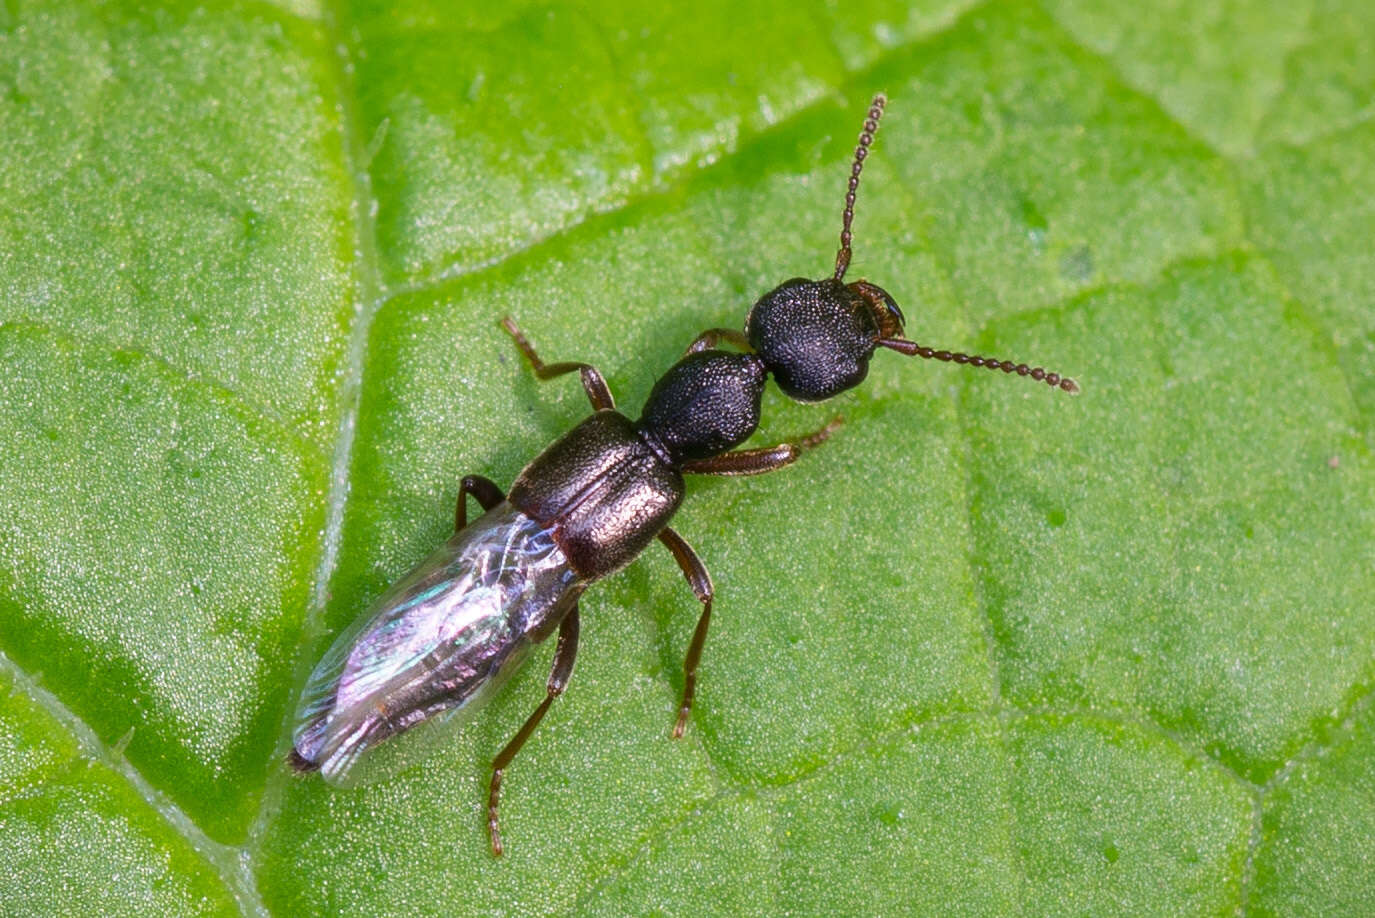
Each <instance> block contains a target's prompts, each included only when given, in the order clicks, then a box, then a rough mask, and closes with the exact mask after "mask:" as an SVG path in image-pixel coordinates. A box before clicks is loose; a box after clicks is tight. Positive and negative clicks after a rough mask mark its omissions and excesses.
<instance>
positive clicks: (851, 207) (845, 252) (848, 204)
mask: <svg viewBox="0 0 1375 918" xmlns="http://www.w3.org/2000/svg"><path fill="white" fill-rule="evenodd" d="M887 104H888V97H887V96H885V95H884V94H883V93H879V94H878V95H876V96H874V101H872V102H870V103H869V112H868V115H867V116H866V117H865V119H864V130H863V131H861V132H860V135H859V146H857V147H855V161H854V163H853V164H852V165H851V166H850V187H849V190H848V191H846V192H845V217H844V220H843V223H842V225H841V228H840V251H839V252H836V280H840V279H842V278H843V277H845V269H846V268H848V267H850V255H851V252H850V240H851V238H852V237H851V235H850V224H851V223H853V222H854V219H855V192H856V191H858V190H859V173H860V170H862V169H863V168H864V160H865V158H866V157H867V156H868V155H869V147H870V145H871V144H873V142H874V135H875V134H877V133H878V120H879V119H880V118H882V117H883V107H884V106H885V105H887Z"/></svg>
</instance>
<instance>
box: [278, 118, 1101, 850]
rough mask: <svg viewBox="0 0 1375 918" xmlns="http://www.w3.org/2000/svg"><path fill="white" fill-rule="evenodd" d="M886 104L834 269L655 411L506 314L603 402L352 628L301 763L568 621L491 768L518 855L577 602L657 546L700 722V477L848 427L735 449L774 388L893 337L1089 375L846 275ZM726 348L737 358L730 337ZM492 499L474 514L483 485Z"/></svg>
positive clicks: (330, 762) (487, 672)
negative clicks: (913, 336) (631, 404)
mask: <svg viewBox="0 0 1375 918" xmlns="http://www.w3.org/2000/svg"><path fill="white" fill-rule="evenodd" d="M886 102H887V99H886V98H885V97H884V96H883V95H881V94H880V95H877V96H875V97H874V100H873V102H872V103H871V104H870V107H869V110H868V112H867V113H866V118H865V121H864V129H863V131H862V132H861V133H860V135H859V145H858V146H857V147H856V148H855V154H854V159H853V161H852V163H851V167H850V177H849V186H848V189H847V191H846V194H845V210H844V213H843V216H842V222H841V233H840V249H839V251H838V252H837V254H836V263H835V272H834V274H833V275H832V276H831V277H828V278H824V279H822V280H815V281H813V280H806V279H804V278H793V279H792V280H789V281H786V282H784V283H783V284H781V285H779V286H778V287H777V288H775V289H774V290H772V291H770V292H769V293H766V294H764V296H763V297H761V298H760V299H759V301H758V302H757V303H755V304H754V306H753V308H751V310H750V312H749V315H748V316H747V317H746V319H745V330H744V332H743V333H741V332H738V331H733V330H730V329H722V328H713V329H709V330H707V331H705V332H703V333H702V334H701V335H699V336H698V337H697V338H696V339H695V340H694V341H693V342H692V344H690V345H689V346H688V348H687V352H686V353H685V354H684V355H683V357H682V359H680V360H679V361H678V362H677V363H675V364H674V365H673V366H672V367H670V368H669V370H668V372H667V373H666V374H664V376H663V377H661V378H660V379H659V381H658V382H657V383H656V384H655V385H654V388H653V390H652V391H651V392H650V394H649V399H648V401H647V402H646V404H645V408H644V411H643V413H642V414H641V415H640V418H639V420H637V421H632V420H631V419H630V418H629V417H628V416H626V415H624V414H621V413H620V412H618V411H617V410H616V403H615V401H614V399H613V398H612V396H611V390H610V389H609V388H608V387H607V384H606V380H605V379H603V378H602V375H601V374H600V373H599V372H597V370H596V368H594V367H593V366H591V365H590V364H586V363H575V362H568V363H553V364H546V363H544V362H543V361H542V360H540V358H539V356H538V355H537V354H536V353H535V349H534V347H533V346H532V345H531V344H530V342H529V341H528V340H527V339H526V338H525V336H524V335H523V334H522V333H521V332H520V330H519V329H518V328H517V327H516V325H515V323H513V322H512V321H511V320H510V319H509V318H507V319H503V320H502V325H503V327H504V328H505V329H506V331H507V332H508V333H510V335H511V337H512V338H513V339H514V340H515V343H516V346H517V347H518V348H519V349H520V351H521V353H523V354H524V355H525V358H526V359H527V360H528V361H529V363H530V366H531V367H532V368H533V370H534V372H535V375H536V376H537V377H539V378H540V379H551V378H554V377H556V376H561V375H563V374H565V373H572V372H577V373H578V374H579V375H580V376H581V378H582V386H583V390H584V391H585V392H586V393H587V397H588V400H589V401H591V403H592V407H593V409H594V412H593V414H592V416H591V417H589V418H587V419H586V420H584V421H583V422H582V423H580V424H578V425H577V426H576V427H574V428H573V429H572V430H570V431H569V432H568V433H567V434H565V435H564V436H563V437H561V438H559V439H558V440H556V441H555V442H554V444H553V445H552V446H550V447H549V448H548V449H546V450H545V451H544V452H542V453H541V454H540V455H539V456H537V457H536V458H535V460H534V461H533V462H531V463H530V464H529V465H527V466H526V467H525V469H524V470H523V471H522V472H521V473H520V475H518V476H517V477H516V480H515V483H514V484H512V486H511V490H510V491H509V493H506V494H502V492H501V489H500V488H498V487H497V485H496V484H494V483H493V482H491V481H489V480H488V479H486V478H483V477H481V476H476V475H472V476H469V477H467V478H464V479H463V481H462V483H461V485H460V487H459V493H458V505H457V507H456V509H455V512H454V530H455V531H454V535H453V536H452V537H451V538H450V539H449V540H448V541H447V542H445V543H444V544H443V545H442V546H440V547H439V548H438V549H437V550H436V551H435V552H434V553H433V554H431V555H430V556H429V557H428V558H426V559H425V560H424V561H422V562H421V563H420V565H419V566H418V567H416V568H415V570H413V571H412V572H411V573H410V574H408V575H407V576H406V577H404V578H403V579H402V580H401V581H400V582H398V583H397V584H396V585H395V586H393V587H392V588H391V589H389V590H388V591H387V592H386V593H384V594H383V595H382V596H381V597H380V598H379V599H378V600H377V601H376V603H374V604H373V606H372V607H371V608H370V609H369V610H368V611H367V612H366V613H364V614H363V615H362V616H361V617H360V618H359V619H358V621H357V622H355V624H354V625H353V627H352V628H350V629H349V630H347V631H345V632H344V633H343V634H342V635H340V636H339V638H338V639H336V640H335V642H334V644H333V646H332V647H331V648H330V650H329V651H328V652H327V653H326V654H325V656H324V657H323V658H322V659H321V661H320V663H319V664H318V665H317V666H316V667H315V671H314V672H313V673H312V674H311V677H310V681H309V683H308V684H307V686H306V689H305V692H304V694H303V697H302V700H301V706H300V711H299V717H298V723H297V727H296V729H295V732H294V734H293V738H292V749H291V751H290V753H289V754H288V756H287V759H288V762H289V763H290V765H291V766H292V767H293V768H295V769H296V770H297V771H301V772H309V771H320V772H322V773H323V774H324V776H325V777H326V778H327V779H330V780H334V781H337V780H340V779H342V778H343V777H344V776H345V775H346V774H347V773H348V772H349V770H350V769H352V768H353V766H354V765H355V764H356V763H357V761H358V760H359V758H360V757H361V756H362V755H364V754H365V753H367V752H368V751H369V750H370V749H372V748H374V747H375V746H376V745H377V744H378V743H381V742H382V741H383V740H385V739H387V738H388V737H391V736H394V735H396V734H398V733H401V732H403V731H406V730H409V729H410V728H411V727H413V726H416V725H417V724H419V723H422V722H423V721H426V720H429V719H431V718H434V717H437V716H438V715H441V714H445V713H452V712H455V711H457V710H459V709H466V710H472V709H473V708H475V707H476V704H475V703H476V702H477V701H478V700H479V699H481V698H483V697H485V696H486V695H489V694H490V693H491V691H492V690H493V688H494V687H495V686H496V685H497V684H498V682H499V681H500V678H501V677H503V676H505V675H507V674H509V673H510V672H511V671H512V670H513V669H515V668H516V666H517V664H518V663H519V662H520V660H521V659H522V657H523V656H524V653H525V652H526V651H527V650H529V648H530V647H531V646H533V645H535V644H538V643H540V642H541V641H543V640H544V639H545V638H547V637H549V636H550V635H551V634H553V633H554V631H556V630H557V631H558V635H559V637H558V643H557V646H556V649H555V651H554V663H553V668H552V671H551V672H550V674H549V681H548V684H547V688H546V692H545V698H544V700H543V701H542V702H541V703H540V705H539V706H538V707H537V708H536V709H535V711H534V713H532V714H531V715H530V716H529V718H527V719H526V721H525V723H524V724H523V725H522V726H521V728H520V729H519V730H518V731H517V732H516V735H515V736H514V737H512V738H511V740H510V741H509V742H508V743H507V744H506V746H505V747H504V748H503V749H502V750H501V751H500V752H499V753H498V754H497V756H496V758H495V759H494V760H493V762H492V779H491V784H490V789H489V792H488V800H487V828H488V832H489V834H490V837H491V843H492V852H493V853H494V854H496V855H500V854H501V853H502V842H501V833H500V831H499V827H498V819H497V814H498V802H499V799H500V793H501V782H502V778H503V777H504V776H505V773H506V769H507V767H508V766H509V765H510V764H511V761H512V759H514V758H515V756H516V753H518V752H519V751H520V748H521V747H522V746H523V745H524V744H525V741H526V740H527V739H529V738H530V734H531V733H533V732H534V730H535V727H536V726H538V724H539V722H540V720H541V719H542V718H543V717H544V715H545V712H546V711H548V710H549V706H550V705H551V704H552V703H553V701H554V699H555V698H557V697H558V696H559V695H561V694H562V693H563V690H564V689H565V688H566V687H567V685H568V680H569V677H570V676H571V675H572V672H573V659H574V656H575V655H576V653H577V649H578V623H579V618H578V600H579V597H580V596H581V595H582V593H583V590H585V589H586V588H587V586H588V585H589V584H591V583H593V582H595V581H596V580H599V579H601V578H602V577H605V576H607V575H608V574H611V573H613V572H615V571H617V570H619V569H621V568H622V567H625V566H626V565H627V564H629V563H630V562H631V561H632V560H634V559H635V557H636V556H637V555H639V554H640V552H641V551H643V550H644V549H645V548H646V547H647V546H648V545H649V544H650V543H651V542H653V541H654V540H655V539H657V540H658V541H659V542H661V543H662V544H663V545H664V546H665V547H666V548H667V549H668V550H669V551H670V552H671V553H672V555H673V558H674V560H675V561H677V563H678V566H679V567H680V568H681V569H682V571H683V575H684V577H686V578H687V581H688V584H689V585H690V586H691V587H692V591H693V592H694V593H695V594H696V596H697V599H698V601H699V602H700V603H701V607H702V611H701V614H700V617H699V618H698V620H697V627H696V629H695V630H694V631H693V635H692V641H691V643H690V644H689V646H688V651H687V656H686V658H685V660H684V664H683V698H682V703H681V704H680V705H679V706H678V717H677V721H676V722H675V724H674V726H673V736H675V737H680V736H682V735H683V731H684V730H685V729H686V727H687V723H688V716H689V714H690V712H691V710H692V698H693V694H694V691H695V689H696V685H697V666H698V663H699V662H700V660H701V658H702V647H703V645H704V643H705V641H706V636H707V627H708V625H709V624H710V622H711V606H712V599H713V596H714V592H713V589H712V584H711V577H710V576H709V575H708V574H707V569H706V567H705V566H704V565H703V564H702V561H701V560H700V559H699V558H698V557H697V554H696V552H694V551H693V550H692V548H691V547H690V546H689V545H688V543H687V542H686V541H684V540H683V537H682V536H680V535H678V533H677V532H675V531H674V530H673V529H671V528H669V526H668V522H669V519H670V518H671V517H672V516H673V513H674V511H676V510H677V509H678V506H679V504H680V503H682V500H683V495H684V486H683V476H684V475H758V474H762V473H764V472H771V471H774V470H775V469H780V468H783V467H784V466H786V465H789V464H790V463H792V462H794V461H795V460H796V459H797V457H798V455H799V454H801V453H802V452H804V451H806V450H808V449H811V448H812V447H815V446H817V445H819V444H820V443H821V442H823V441H824V440H825V439H826V438H827V437H828V436H830V434H831V433H832V432H833V431H834V430H835V428H836V426H837V425H838V424H839V423H840V419H839V418H836V419H835V420H833V421H831V422H830V423H829V424H827V425H826V426H825V427H822V428H821V429H820V430H817V431H816V432H814V433H811V434H809V435H807V436H805V437H801V438H799V439H797V440H796V441H795V442H791V443H780V444H778V445H777V446H771V447H764V448H753V449H736V447H737V446H739V445H740V444H741V443H743V442H744V441H745V440H746V439H748V438H749V436H750V435H751V434H753V433H754V431H755V429H756V428H757V427H758V426H759V406H760V399H761V397H762V395H763V391H764V383H765V381H766V380H767V378H768V377H769V376H770V375H772V376H773V378H774V380H775V381H776V382H777V383H778V386H779V388H781V389H782V390H783V392H784V393H785V394H787V395H788V396H790V397H792V398H794V399H797V400H799V401H804V402H816V401H822V400H825V399H828V398H831V397H832V396H834V395H838V394H839V393H841V392H844V391H845V390H847V389H851V388H853V387H854V386H856V385H858V384H859V383H860V382H862V381H863V379H864V377H865V376H866V375H867V373H868V371H869V360H870V358H871V357H872V356H873V354H874V352H875V351H876V350H877V349H878V348H880V347H882V348H887V349H889V350H893V351H897V352H898V353H900V354H906V355H908V356H916V357H924V358H928V359H936V360H943V361H953V362H955V363H962V364H970V365H972V366H976V367H987V368H989V369H993V370H1001V371H1002V372H1004V373H1017V374H1019V375H1022V376H1030V377H1031V378H1032V379H1035V380H1039V381H1042V382H1045V383H1047V384H1048V385H1050V386H1051V387H1053V388H1059V389H1061V390H1064V391H1066V392H1077V391H1078V386H1077V385H1076V384H1075V382H1074V381H1073V380H1072V379H1069V378H1066V377H1062V376H1060V375H1059V374H1058V373H1051V372H1047V371H1045V370H1043V369H1042V368H1041V367H1029V366H1027V365H1026V364H1014V363H1013V362H1012V361H1010V360H996V359H993V358H989V357H980V356H977V355H968V354H963V353H959V352H954V351H948V350H937V349H934V348H930V347H926V346H924V345H920V344H917V343H916V342H914V341H910V340H908V339H906V338H904V337H903V324H904V319H903V315H902V311H901V310H900V309H899V308H898V306H897V304H896V303H895V302H894V301H893V298H892V297H891V296H889V294H888V293H887V291H885V290H884V289H883V288H881V287H879V286H877V285H875V284H871V283H869V282H868V281H864V280H859V281H854V282H852V283H849V284H846V283H845V282H844V278H845V271H846V269H847V268H848V267H849V264H850V256H851V250H850V243H851V232H850V229H851V224H852V222H853V220H854V208H855V194H856V192H857V191H858V189H859V177H860V172H861V170H862V169H863V166H864V160H865V158H866V157H867V156H868V154H869V148H870V146H871V145H872V144H873V142H874V135H875V133H876V132H877V131H878V123H879V118H880V117H881V116H882V114H883V109H884V106H885V104H886ZM722 342H725V343H728V344H730V345H733V346H734V347H735V348H736V349H737V350H738V353H737V352H735V351H725V350H719V349H717V347H716V345H717V344H720V343H722ZM470 495H471V496H472V497H474V498H476V499H477V502H478V503H479V504H480V505H481V506H482V508H483V510H484V511H485V512H484V514H483V515H482V517H480V518H479V519H476V520H474V521H473V522H472V523H471V524H469V523H468V519H467V497H468V496H470Z"/></svg>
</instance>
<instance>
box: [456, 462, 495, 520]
mask: <svg viewBox="0 0 1375 918" xmlns="http://www.w3.org/2000/svg"><path fill="white" fill-rule="evenodd" d="M469 494H471V495H473V496H474V497H476V498H477V502H478V503H479V504H481V505H482V509H483V510H491V509H492V508H493V507H495V506H496V505H497V504H499V503H501V502H502V501H503V500H505V499H506V495H505V494H502V493H501V488H498V487H497V486H496V482H494V481H492V479H490V478H483V477H482V476H481V475H467V476H464V478H463V481H461V482H459V485H458V504H457V505H456V506H455V507H454V532H458V531H459V530H461V529H462V528H463V527H464V526H467V525H468V501H467V497H468V495H469Z"/></svg>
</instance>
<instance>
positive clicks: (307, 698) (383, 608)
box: [294, 501, 587, 784]
mask: <svg viewBox="0 0 1375 918" xmlns="http://www.w3.org/2000/svg"><path fill="white" fill-rule="evenodd" d="M586 585H587V584H586V581H583V580H581V579H580V578H579V577H578V575H577V574H575V573H574V572H573V570H572V568H570V567H569V566H568V558H567V557H566V556H565V555H564V553H563V551H562V550H561V549H560V548H559V547H558V545H557V544H555V542H554V536H553V532H552V531H551V530H549V529H547V528H545V527H544V526H541V525H540V524H538V523H536V522H535V521H534V520H532V519H530V517H528V516H526V515H525V514H523V513H521V512H520V511H519V510H517V509H516V508H515V507H512V506H511V505H510V504H508V503H506V502H505V501H502V502H501V503H500V504H498V505H497V506H496V507H493V508H492V509H491V510H490V511H488V512H487V513H486V514H485V515H483V516H482V518H481V519H478V520H476V521H474V522H473V524H472V525H471V526H467V527H465V528H463V529H460V530H459V531H458V532H456V533H454V535H453V537H452V538H450V539H449V541H447V542H445V543H444V544H443V545H442V546H440V547H439V548H438V549H437V550H436V551H435V552H434V553H433V554H431V555H430V556H429V557H428V558H426V559H425V560H424V561H422V562H421V563H420V566H419V567H417V568H416V569H415V570H413V571H412V572H411V573H410V574H408V575H407V576H406V577H405V579H403V580H401V581H400V582H399V583H397V584H396V585H395V586H393V587H392V588H391V589H390V590H388V591H387V592H386V593H384V594H382V596H381V598H379V599H378V600H377V602H376V604H375V605H374V606H373V609H372V611H371V612H370V613H369V614H368V615H365V616H363V617H362V618H361V619H359V621H358V622H357V623H356V624H355V625H354V626H353V628H351V629H349V630H348V631H346V632H345V633H344V634H342V635H341V636H340V637H339V638H338V639H337V640H336V641H335V642H334V646H333V647H331V648H330V650H329V652H328V653H326V654H325V656H324V658H323V659H322V660H320V662H319V664H318V665H317V666H316V667H315V671H314V672H313V673H311V676H310V681H309V682H308V683H307V685H306V690H305V693H304V695H303V696H302V699H301V706H300V718H299V726H297V728H296V733H295V736H294V740H295V748H294V754H295V756H296V757H297V758H298V759H299V760H300V763H301V764H305V763H309V765H311V766H313V768H311V770H314V769H315V768H318V769H319V771H320V773H321V774H323V775H324V776H325V778H326V779H328V780H330V781H331V782H334V783H341V784H342V783H347V780H348V777H349V772H350V770H351V769H352V767H353V766H354V765H355V764H356V763H357V762H358V760H359V758H360V757H361V756H362V755H363V754H364V753H365V752H367V751H368V750H369V749H371V748H372V747H374V746H376V745H377V744H378V743H380V742H382V741H383V740H385V739H387V738H388V737H390V736H394V735H395V734H397V733H400V732H402V731H403V730H407V729H409V728H411V727H413V726H415V725H416V724H418V723H420V722H421V721H424V720H427V719H429V718H431V717H434V716H435V715H438V714H444V713H446V712H451V713H450V714H449V716H453V714H457V713H458V712H460V711H466V710H470V709H471V708H470V706H473V705H474V704H475V703H477V702H480V701H481V700H482V699H483V698H485V697H486V696H487V695H488V694H490V693H491V692H492V690H493V689H494V688H495V687H496V686H497V685H499V684H500V682H501V681H502V679H503V677H505V676H507V675H509V674H510V673H511V672H512V671H513V670H514V669H515V668H516V667H517V666H518V665H519V664H520V662H521V661H522V660H523V659H524V657H525V654H526V652H527V651H528V650H529V649H530V647H531V646H533V645H534V644H537V643H539V642H540V641H542V640H544V638H545V637H547V636H548V635H549V633H550V632H551V631H553V630H554V629H555V628H557V627H558V624H559V621H560V620H561V619H562V618H563V616H564V615H565V614H566V613H567V612H568V610H569V608H570V607H572V605H573V603H575V602H576V601H577V599H578V594H579V593H581V592H582V591H583V588H584V587H585V586H586Z"/></svg>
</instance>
